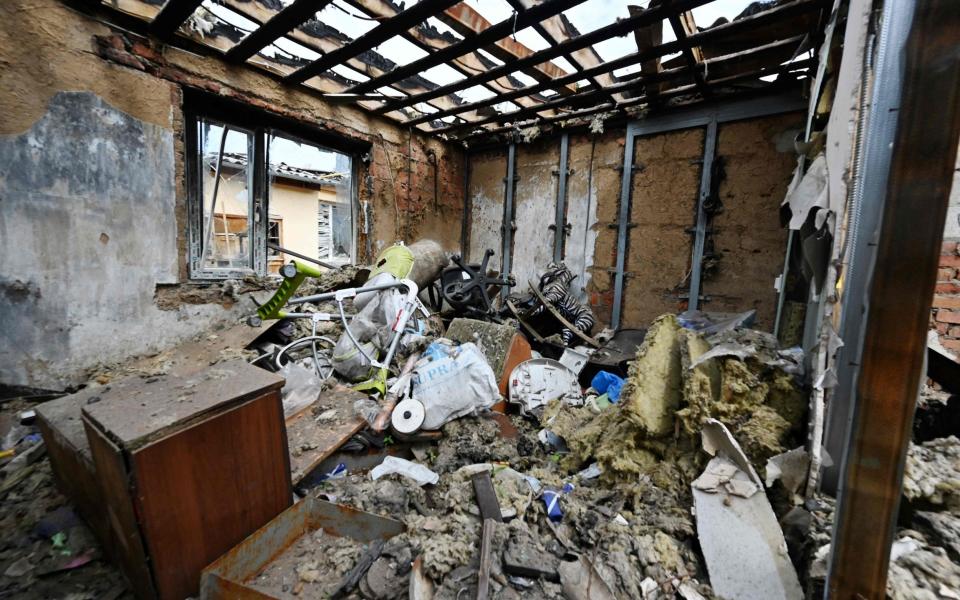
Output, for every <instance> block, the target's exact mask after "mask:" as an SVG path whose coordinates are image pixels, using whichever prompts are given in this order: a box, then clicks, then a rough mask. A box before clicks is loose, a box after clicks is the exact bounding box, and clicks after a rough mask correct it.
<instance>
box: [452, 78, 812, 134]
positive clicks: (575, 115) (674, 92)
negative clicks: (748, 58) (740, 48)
mask: <svg viewBox="0 0 960 600" xmlns="http://www.w3.org/2000/svg"><path fill="white" fill-rule="evenodd" d="M814 64H815V61H814V60H813V59H805V60H801V61H797V62H793V63H788V64H785V65H778V66H776V67H767V68H762V69H757V70H756V71H751V72H749V73H741V74H739V75H734V76H731V77H725V78H723V79H716V80H711V81H709V82H708V83H707V85H708V86H709V87H710V89H711V91H713V93H717V91H718V90H719V88H722V87H725V86H731V85H735V84H738V83H740V82H744V81H755V80H757V79H759V78H760V77H766V76H768V75H777V74H783V73H790V72H793V71H802V70H807V69H809V67H811V66H812V65H814ZM663 75H665V73H659V74H657V77H659V76H663ZM780 85H781V84H779V83H778V82H774V83H771V84H768V85H766V86H764V89H767V88H776V87H778V86H780ZM696 92H697V86H696V84H690V85H684V86H680V87H676V88H672V89H669V90H666V91H663V92H661V93H660V95H659V96H658V97H659V98H660V99H667V98H676V97H680V96H689V95H692V94H696ZM648 100H649V99H648V98H647V96H646V95H643V96H640V97H638V98H633V99H630V100H627V101H626V102H623V103H621V104H620V105H619V106H617V105H614V104H613V103H611V102H607V103H603V104H598V105H596V106H593V107H590V108H584V109H582V110H576V111H570V112H567V113H564V114H560V115H557V116H555V117H547V118H538V119H530V120H528V121H524V122H516V121H514V122H511V123H510V124H509V125H505V126H502V127H498V128H494V129H477V130H475V131H471V132H469V133H468V134H467V135H463V136H455V137H458V138H459V139H467V138H470V137H475V136H481V135H495V134H500V133H505V132H508V131H512V130H515V129H517V128H518V127H521V128H522V127H527V126H529V125H532V124H534V123H537V124H538V125H548V124H551V123H557V122H560V121H568V120H572V119H580V118H585V117H589V116H593V115H596V114H600V113H605V112H610V111H613V110H615V109H617V108H632V107H636V106H639V105H641V104H644V103H646V102H647V101H648ZM517 112H519V111H517ZM515 114H516V112H514V113H508V114H505V115H501V116H500V119H499V120H501V121H508V120H509V118H510V116H511V115H515ZM467 126H474V127H477V126H476V125H474V124H473V123H470V124H467V125H466V126H459V127H450V128H447V129H440V130H437V133H448V134H449V133H451V131H453V130H454V129H460V130H464V129H466V128H467Z"/></svg>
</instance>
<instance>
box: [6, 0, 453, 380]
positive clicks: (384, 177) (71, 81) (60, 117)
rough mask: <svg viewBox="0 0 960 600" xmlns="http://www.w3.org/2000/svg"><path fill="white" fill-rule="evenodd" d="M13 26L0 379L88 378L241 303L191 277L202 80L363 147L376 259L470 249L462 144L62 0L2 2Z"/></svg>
mask: <svg viewBox="0 0 960 600" xmlns="http://www.w3.org/2000/svg"><path fill="white" fill-rule="evenodd" d="M0 23H3V26H2V27H0V65H3V68H2V69H0V114H2V115H3V118H2V119H0V235H2V239H0V248H2V250H3V252H2V255H0V309H2V310H4V319H3V325H2V326H0V384H8V385H30V386H37V387H45V388H57V389H59V388H63V387H66V386H71V385H76V384H79V383H81V382H83V381H85V379H86V377H87V373H88V372H89V371H90V370H91V369H94V368H96V367H98V366H99V365H101V364H105V363H113V362H117V361H122V360H125V359H127V358H129V357H131V356H134V355H139V354H143V353H147V352H152V351H156V350H159V349H162V348H163V347H166V346H169V345H171V344H173V343H175V342H177V341H179V340H182V339H184V338H185V337H187V336H190V335H192V334H194V333H196V332H198V331H200V330H203V329H204V328H206V327H208V326H210V325H212V324H214V323H216V322H225V321H231V320H234V319H236V318H237V317H239V316H240V313H241V309H240V308H239V305H236V304H235V302H234V299H233V298H232V297H231V296H228V295H225V294H223V293H222V292H221V289H220V287H219V286H197V285H195V284H192V283H190V282H188V280H187V261H186V242H185V240H186V237H185V232H186V201H185V198H186V192H185V185H184V175H183V164H184V152H183V135H182V133H183V131H182V128H183V112H182V111H183V106H182V102H183V101H182V98H183V90H184V89H185V88H187V87H189V88H193V89H196V90H201V91H205V92H208V93H210V94H216V95H219V96H222V97H226V98H230V99H232V100H235V101H237V102H241V103H244V104H247V105H250V106H254V107H257V108H260V109H263V110H264V111H269V112H271V113H274V114H276V115H279V116H282V117H285V118H288V119H292V120H294V121H299V122H302V123H304V124H306V125H308V126H310V127H314V128H318V129H322V130H325V131H327V132H329V133H331V134H335V135H338V136H342V137H344V138H349V139H351V140H353V141H354V142H359V143H361V144H366V145H367V147H368V148H370V155H371V160H370V161H369V163H367V164H363V165H362V166H361V167H360V173H359V181H360V185H359V190H360V197H359V202H360V203H361V204H362V205H363V206H364V207H365V208H366V210H365V211H364V213H365V214H366V215H369V217H370V219H369V222H367V220H366V219H361V221H360V223H358V226H359V228H360V231H361V235H360V239H359V248H358V254H359V255H360V256H361V258H365V257H369V256H372V255H375V253H376V252H377V251H378V250H379V249H380V248H382V247H384V246H386V245H389V244H391V243H393V242H394V241H396V240H398V239H403V240H406V241H414V240H416V239H418V238H420V237H421V236H430V237H434V238H436V239H438V241H440V242H441V244H443V245H444V247H445V248H447V249H448V250H451V251H453V250H457V249H458V248H459V245H460V222H461V215H462V211H463V192H462V191H463V165H464V159H463V154H462V153H461V151H460V150H459V149H458V148H457V147H454V146H451V145H447V144H444V143H443V142H441V141H439V140H435V139H427V138H424V137H422V136H419V135H418V134H416V133H413V134H411V133H409V132H408V131H406V130H401V129H399V128H398V127H396V126H394V125H393V124H391V123H390V122H388V121H385V120H383V119H379V118H375V117H373V116H371V115H370V114H368V113H366V112H363V111H361V110H358V109H356V108H354V107H351V106H332V105H328V104H326V103H325V102H323V101H322V100H321V99H320V98H319V97H318V96H317V95H315V94H312V93H310V92H306V91H301V90H298V89H291V88H289V87H287V86H283V85H282V84H281V83H279V82H278V81H277V80H276V79H273V78H269V77H267V76H265V75H263V74H260V73H258V72H255V71H253V70H252V69H249V68H246V67H242V66H232V65H227V64H226V63H224V62H223V61H221V60H220V59H218V58H216V57H213V56H207V55H203V54H199V53H196V52H187V51H184V50H180V49H178V48H176V47H175V46H173V45H161V44H158V43H156V42H155V41H152V40H150V39H147V38H142V37H139V36H138V35H136V34H134V33H130V32H129V31H128V30H127V29H121V28H119V27H116V28H114V27H112V26H110V25H109V24H108V23H107V22H104V20H103V19H94V18H91V17H88V16H86V15H84V14H82V13H80V12H77V11H76V10H73V9H71V8H68V7H67V6H66V5H64V4H62V3H60V2H59V1H57V0H31V1H30V2H27V0H10V1H8V2H3V3H0ZM428 153H429V154H430V155H435V156H436V157H437V158H436V161H432V159H431V158H429V157H428ZM431 162H435V163H436V165H437V167H436V169H435V168H434V166H433V164H431ZM367 232H369V235H367ZM241 304H242V305H244V310H248V307H249V304H248V303H246V302H244V303H241Z"/></svg>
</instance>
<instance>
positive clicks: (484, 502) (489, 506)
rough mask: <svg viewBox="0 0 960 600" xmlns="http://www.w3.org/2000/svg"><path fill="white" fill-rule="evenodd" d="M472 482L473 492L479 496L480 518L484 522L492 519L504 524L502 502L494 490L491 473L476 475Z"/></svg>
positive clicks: (482, 472) (481, 472) (485, 472)
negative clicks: (501, 512) (501, 511)
mask: <svg viewBox="0 0 960 600" xmlns="http://www.w3.org/2000/svg"><path fill="white" fill-rule="evenodd" d="M471 480H472V481H473V491H474V493H475V494H476V495H477V506H479V507H480V516H481V517H482V518H483V519H484V520H487V519H491V520H493V521H496V522H497V523H503V515H502V514H500V501H499V500H498V499H497V492H496V491H495V490H494V489H493V480H492V479H490V471H480V472H479V473H475V474H474V475H473V477H471Z"/></svg>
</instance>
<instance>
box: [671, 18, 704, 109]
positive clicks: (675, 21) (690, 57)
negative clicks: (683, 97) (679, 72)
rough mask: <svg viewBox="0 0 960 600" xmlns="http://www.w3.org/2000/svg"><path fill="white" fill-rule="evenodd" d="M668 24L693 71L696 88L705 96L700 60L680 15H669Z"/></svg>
mask: <svg viewBox="0 0 960 600" xmlns="http://www.w3.org/2000/svg"><path fill="white" fill-rule="evenodd" d="M670 26H671V27H672V28H673V34H674V35H675V36H676V37H677V41H678V42H680V46H681V47H682V48H683V50H682V52H683V58H684V60H686V61H687V66H688V67H690V69H691V70H692V71H693V77H694V79H695V80H696V82H697V89H698V90H700V93H701V94H703V95H704V96H707V95H708V94H709V93H710V92H709V89H708V88H707V82H706V78H705V77H704V75H703V71H702V70H701V68H700V65H701V63H700V61H698V60H697V57H696V56H694V54H693V49H692V47H691V45H690V40H689V38H688V37H687V31H686V28H685V27H684V24H683V23H682V22H681V21H680V15H670Z"/></svg>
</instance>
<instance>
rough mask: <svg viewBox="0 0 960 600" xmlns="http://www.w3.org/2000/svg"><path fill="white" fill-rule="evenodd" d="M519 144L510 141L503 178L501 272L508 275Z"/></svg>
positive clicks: (504, 289) (504, 291) (502, 291)
mask: <svg viewBox="0 0 960 600" xmlns="http://www.w3.org/2000/svg"><path fill="white" fill-rule="evenodd" d="M517 179H519V178H518V177H517V144H516V143H515V142H510V148H509V150H508V151H507V176H506V178H505V179H504V180H503V186H504V189H505V192H504V201H503V227H502V228H501V231H502V232H503V249H502V252H503V254H502V255H501V258H500V260H501V262H500V273H501V275H507V274H509V273H510V267H511V262H512V259H513V256H512V251H513V232H514V230H515V228H516V225H515V224H514V220H515V215H514V206H513V194H514V191H515V189H516V187H517ZM508 293H509V290H508V288H507V286H503V287H502V288H500V296H501V297H503V298H506V297H507V295H508Z"/></svg>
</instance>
